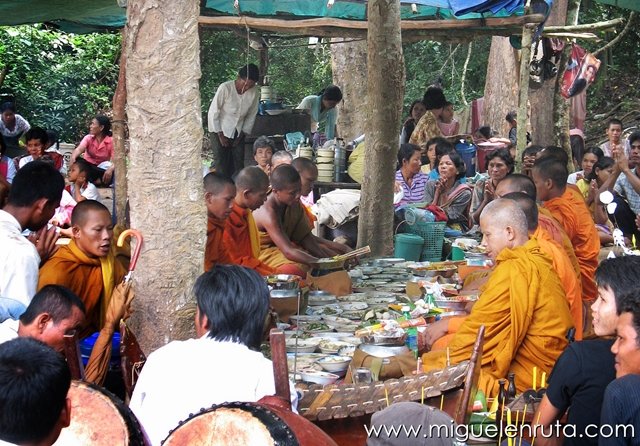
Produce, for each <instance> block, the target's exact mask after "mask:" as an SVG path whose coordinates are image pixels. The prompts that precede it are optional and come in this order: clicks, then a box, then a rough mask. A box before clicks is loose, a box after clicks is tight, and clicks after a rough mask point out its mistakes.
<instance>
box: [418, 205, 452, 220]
mask: <svg viewBox="0 0 640 446" xmlns="http://www.w3.org/2000/svg"><path fill="white" fill-rule="evenodd" d="M424 209H425V210H426V211H429V212H431V213H432V214H433V215H434V216H435V217H436V221H448V220H449V217H447V214H446V212H445V211H444V210H443V209H442V208H441V207H440V206H436V205H435V204H430V205H429V206H427V207H426V208H424Z"/></svg>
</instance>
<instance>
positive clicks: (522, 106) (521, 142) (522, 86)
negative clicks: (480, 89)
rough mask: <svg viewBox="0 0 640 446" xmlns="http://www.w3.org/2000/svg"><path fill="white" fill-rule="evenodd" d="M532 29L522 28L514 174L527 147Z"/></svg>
mask: <svg viewBox="0 0 640 446" xmlns="http://www.w3.org/2000/svg"><path fill="white" fill-rule="evenodd" d="M532 39H533V27H530V26H526V25H525V26H524V27H523V28H522V49H521V50H520V83H519V87H518V89H519V90H518V116H517V122H518V133H517V139H518V143H517V145H516V159H515V161H516V172H520V171H521V170H522V153H523V152H524V149H525V148H526V147H527V121H528V119H527V117H528V116H527V115H528V113H527V109H528V107H527V105H528V102H529V63H530V59H531V43H532Z"/></svg>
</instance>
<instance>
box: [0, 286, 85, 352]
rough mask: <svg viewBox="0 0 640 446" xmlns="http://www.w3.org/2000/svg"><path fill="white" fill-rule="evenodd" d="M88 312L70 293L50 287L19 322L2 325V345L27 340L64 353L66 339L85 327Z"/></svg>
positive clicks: (0, 341) (44, 290)
mask: <svg viewBox="0 0 640 446" xmlns="http://www.w3.org/2000/svg"><path fill="white" fill-rule="evenodd" d="M84 312H85V308H84V304H83V303H82V301H81V300H80V299H79V298H78V296H76V295H75V294H73V292H72V291H71V290H70V289H68V288H65V287H63V286H59V285H47V286H46V287H44V288H42V289H41V290H40V291H38V292H37V293H36V295H35V296H33V299H32V300H31V303H30V304H29V306H28V307H27V310H26V311H25V312H24V313H22V315H21V316H20V319H19V320H13V319H7V320H6V321H4V322H3V323H1V324H0V343H3V342H6V341H9V340H11V339H14V338H17V337H19V336H20V337H25V336H26V337H30V338H34V339H37V340H38V341H42V342H44V343H45V344H47V345H48V346H49V347H51V348H53V349H55V350H57V351H59V352H61V351H63V349H64V335H67V334H73V332H74V331H76V330H79V329H80V327H82V325H83V324H84Z"/></svg>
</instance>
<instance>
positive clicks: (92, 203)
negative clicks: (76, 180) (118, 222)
mask: <svg viewBox="0 0 640 446" xmlns="http://www.w3.org/2000/svg"><path fill="white" fill-rule="evenodd" d="M92 211H96V212H106V213H107V214H108V215H109V217H111V213H110V212H109V209H107V207H106V206H105V205H104V204H102V203H100V202H99V201H96V200H84V201H81V202H80V203H78V204H76V207H74V208H73V212H72V213H71V226H83V225H84V224H85V223H86V222H87V217H88V216H89V214H90V213H91V212H92Z"/></svg>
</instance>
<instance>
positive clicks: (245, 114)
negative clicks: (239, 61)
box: [208, 64, 260, 178]
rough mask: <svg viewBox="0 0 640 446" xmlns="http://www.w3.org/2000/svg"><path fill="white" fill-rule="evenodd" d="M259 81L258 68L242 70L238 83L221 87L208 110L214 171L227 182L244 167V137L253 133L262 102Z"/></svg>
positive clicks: (221, 85) (246, 66)
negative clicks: (259, 105) (259, 104)
mask: <svg viewBox="0 0 640 446" xmlns="http://www.w3.org/2000/svg"><path fill="white" fill-rule="evenodd" d="M258 77H259V71H258V67H257V66H256V65H254V64H248V65H245V66H243V67H242V68H240V71H239V72H238V78H237V79H235V80H232V81H227V82H224V83H222V84H220V86H219V87H218V90H217V91H216V94H215V96H214V97H213V101H211V105H210V106H209V115H208V127H209V132H210V133H211V144H212V145H213V156H214V162H215V169H216V172H219V173H221V174H222V175H224V176H226V177H228V178H231V177H233V176H234V175H235V174H237V173H238V172H239V171H240V170H241V169H242V168H243V167H244V137H245V135H248V134H250V133H251V130H252V129H253V124H254V122H255V120H256V114H257V113H258V103H259V101H260V90H259V89H258V88H254V87H255V86H256V83H257V82H258Z"/></svg>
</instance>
